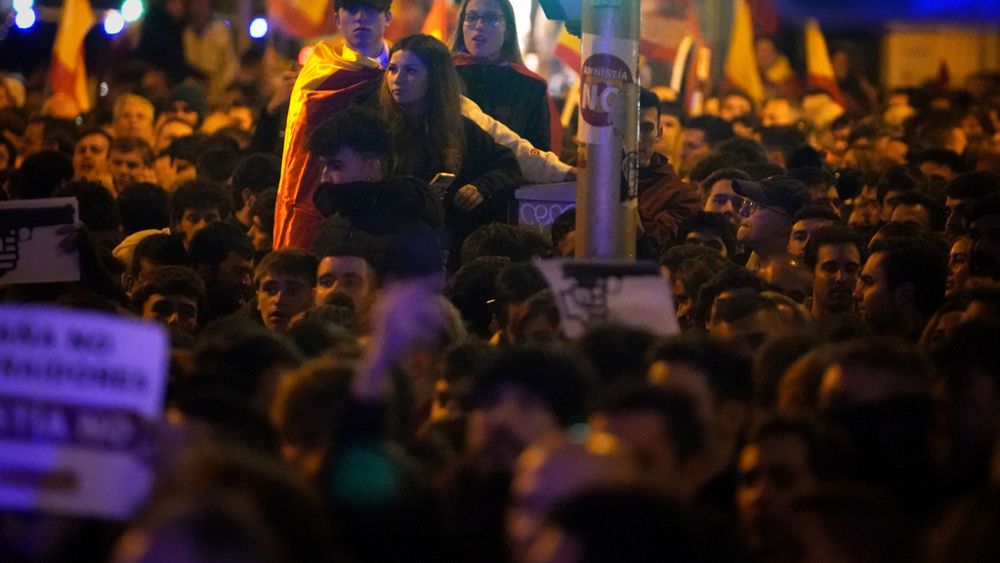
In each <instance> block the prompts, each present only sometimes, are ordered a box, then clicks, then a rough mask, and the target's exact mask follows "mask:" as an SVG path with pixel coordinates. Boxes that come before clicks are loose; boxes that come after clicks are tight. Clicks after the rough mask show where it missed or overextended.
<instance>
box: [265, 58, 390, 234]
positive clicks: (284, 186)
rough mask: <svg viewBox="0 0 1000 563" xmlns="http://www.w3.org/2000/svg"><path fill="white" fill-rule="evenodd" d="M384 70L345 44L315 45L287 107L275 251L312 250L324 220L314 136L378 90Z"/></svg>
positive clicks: (276, 210) (321, 169)
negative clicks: (318, 203)
mask: <svg viewBox="0 0 1000 563" xmlns="http://www.w3.org/2000/svg"><path fill="white" fill-rule="evenodd" d="M381 79H382V69H381V68H379V66H378V64H377V63H375V62H374V61H372V60H370V59H368V58H367V57H360V58H359V57H358V56H357V55H354V54H349V55H348V54H346V53H345V51H344V43H343V40H339V41H323V42H321V43H319V44H318V45H316V48H315V49H314V50H313V53H312V55H311V56H310V57H309V60H308V61H306V64H305V66H304V67H303V68H302V71H301V72H299V76H298V78H297V79H296V81H295V88H294V89H293V90H292V98H291V100H289V104H288V120H287V122H286V125H285V144H284V149H283V151H282V160H281V180H280V181H279V183H278V200H277V202H276V203H275V206H274V248H275V250H277V249H280V248H288V247H297V248H309V247H310V246H311V245H312V241H313V238H314V237H315V235H316V231H317V230H318V229H319V227H320V225H322V223H323V221H324V220H325V218H324V217H323V215H322V214H321V213H320V212H319V210H318V209H316V205H315V204H314V203H313V195H314V194H315V193H316V188H317V187H318V186H319V182H320V176H321V175H322V172H323V163H322V161H321V160H320V158H319V157H318V156H316V155H314V154H312V153H310V152H309V151H307V150H306V145H307V144H308V142H309V137H310V135H312V132H313V131H314V130H315V129H316V128H317V127H319V126H320V125H322V124H323V123H324V122H325V121H326V120H327V119H328V118H329V117H330V116H331V115H333V114H335V113H337V112H339V111H343V110H344V109H346V108H347V107H348V106H350V104H351V102H352V101H353V100H354V99H355V98H357V97H358V96H360V95H362V94H365V93H369V92H371V91H372V90H374V89H375V88H377V87H378V85H379V83H380V81H381Z"/></svg>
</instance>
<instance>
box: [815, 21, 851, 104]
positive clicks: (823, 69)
mask: <svg viewBox="0 0 1000 563" xmlns="http://www.w3.org/2000/svg"><path fill="white" fill-rule="evenodd" d="M805 31H806V70H807V74H808V77H809V85H810V86H818V87H820V88H823V89H824V90H826V91H827V92H828V93H829V94H830V98H831V99H832V100H833V101H834V102H837V103H838V104H840V106H841V107H843V106H844V94H843V93H842V92H841V91H840V87H839V86H838V85H837V77H836V75H834V74H833V65H832V64H831V63H830V53H829V52H828V51H827V50H826V39H824V38H823V32H822V31H821V30H820V29H819V22H817V21H816V20H815V19H812V18H810V19H808V20H806V30H805Z"/></svg>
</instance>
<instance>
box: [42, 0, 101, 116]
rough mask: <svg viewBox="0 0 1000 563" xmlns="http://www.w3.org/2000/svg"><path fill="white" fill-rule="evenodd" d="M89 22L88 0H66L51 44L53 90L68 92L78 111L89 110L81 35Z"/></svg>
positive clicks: (91, 16)
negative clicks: (53, 41)
mask: <svg viewBox="0 0 1000 563" xmlns="http://www.w3.org/2000/svg"><path fill="white" fill-rule="evenodd" d="M92 25H94V10H93V9H92V8H91V7H90V0H66V2H65V3H64V4H63V9H62V14H61V15H60V16H59V28H58V30H57V31H56V39H55V43H53V45H52V68H51V70H50V73H49V80H50V82H51V83H52V91H53V93H54V94H64V95H66V96H69V97H70V98H71V99H73V100H74V101H75V102H76V105H77V108H79V110H80V111H81V112H86V111H90V93H89V92H88V86H87V67H86V65H85V64H84V58H83V38H84V37H86V35H87V31H89V30H90V27H91V26H92Z"/></svg>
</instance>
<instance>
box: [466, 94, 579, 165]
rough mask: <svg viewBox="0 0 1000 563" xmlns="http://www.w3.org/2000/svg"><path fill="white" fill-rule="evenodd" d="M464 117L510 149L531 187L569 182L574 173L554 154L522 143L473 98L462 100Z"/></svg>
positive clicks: (525, 142)
mask: <svg viewBox="0 0 1000 563" xmlns="http://www.w3.org/2000/svg"><path fill="white" fill-rule="evenodd" d="M462 115H464V116H465V117H467V118H469V119H471V120H472V121H474V122H475V123H476V125H478V126H479V127H480V129H482V130H483V131H486V132H487V133H489V134H490V137H493V140H494V141H496V142H497V143H499V144H501V145H503V146H505V147H507V148H508V149H510V150H511V151H512V152H513V153H514V156H516V157H517V163H518V164H520V165H521V175H523V176H524V181H525V183H528V184H551V183H554V182H563V181H565V180H566V174H567V173H569V171H570V170H572V169H573V167H571V166H570V165H568V164H566V163H564V162H562V161H560V160H559V156H558V155H556V154H555V153H553V152H549V151H541V150H538V149H536V148H535V146H534V145H532V144H531V143H529V142H528V141H526V140H524V139H522V138H521V137H520V136H519V135H518V134H517V133H515V132H514V131H512V130H511V129H510V127H507V126H506V125H504V124H503V123H500V122H499V121H497V120H496V119H493V118H492V117H490V116H489V115H487V114H486V113H485V112H483V110H482V109H480V108H479V106H478V105H476V102H473V101H472V100H470V99H469V98H466V97H465V96H462Z"/></svg>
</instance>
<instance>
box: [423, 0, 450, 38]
mask: <svg viewBox="0 0 1000 563" xmlns="http://www.w3.org/2000/svg"><path fill="white" fill-rule="evenodd" d="M452 11H453V10H452V8H451V6H449V0H434V4H433V5H431V11H430V12H428V13H427V19H425V20H424V26H423V27H422V28H421V29H420V33H424V34H426V35H430V36H432V37H434V38H435V39H437V40H438V41H448V38H449V37H450V36H451V26H452V23H451V19H452Z"/></svg>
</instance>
